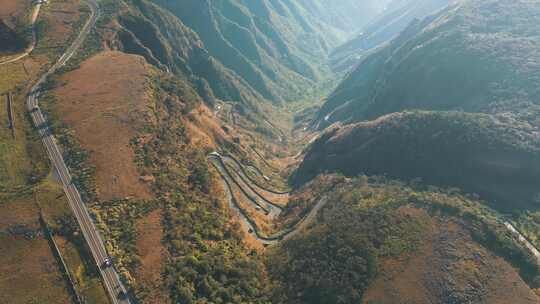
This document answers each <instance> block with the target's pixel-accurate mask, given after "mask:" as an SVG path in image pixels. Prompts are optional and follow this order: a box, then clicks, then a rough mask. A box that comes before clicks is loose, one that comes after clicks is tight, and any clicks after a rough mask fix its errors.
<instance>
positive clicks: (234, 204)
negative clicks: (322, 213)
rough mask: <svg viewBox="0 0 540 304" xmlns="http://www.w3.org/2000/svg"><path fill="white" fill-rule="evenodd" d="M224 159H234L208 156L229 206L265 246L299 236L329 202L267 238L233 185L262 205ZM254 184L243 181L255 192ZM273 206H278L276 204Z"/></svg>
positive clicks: (213, 155) (214, 155)
mask: <svg viewBox="0 0 540 304" xmlns="http://www.w3.org/2000/svg"><path fill="white" fill-rule="evenodd" d="M224 158H228V159H233V158H231V157H230V156H222V155H220V154H219V153H217V152H213V153H210V154H209V155H208V160H209V161H210V162H211V164H212V165H213V166H214V167H215V168H216V170H217V171H218V173H219V174H220V177H221V181H222V182H223V185H224V189H225V195H226V198H227V202H228V203H229V206H230V207H231V209H233V210H234V211H236V213H237V214H238V216H239V218H240V221H241V222H242V224H243V226H244V227H245V229H246V232H247V233H253V235H254V237H255V239H256V240H257V241H259V242H260V243H262V244H264V245H275V244H277V243H279V242H281V241H284V240H288V239H290V238H292V237H294V236H295V235H297V234H298V233H299V232H301V231H302V230H303V229H304V228H305V227H307V226H308V225H309V224H310V223H312V222H313V221H314V220H315V217H316V216H317V214H318V212H319V210H321V209H322V208H323V207H324V206H325V205H326V203H327V201H328V199H327V198H326V197H322V198H321V199H320V200H319V201H318V202H317V203H316V204H315V206H313V207H312V208H311V210H310V211H309V212H308V214H307V215H306V216H305V217H304V218H302V219H301V220H299V221H298V222H297V223H296V224H295V225H294V226H293V227H291V228H288V229H284V230H282V231H280V232H278V233H276V234H274V235H272V236H265V235H264V234H262V233H261V232H260V230H259V228H258V226H257V224H256V222H255V221H254V220H253V219H251V218H250V217H249V214H248V213H247V212H246V211H245V210H244V209H243V208H242V207H241V205H240V204H239V202H238V200H237V198H236V197H235V196H234V191H233V189H232V188H233V184H235V185H236V186H237V187H238V188H241V189H240V190H241V191H242V192H243V193H244V194H245V196H246V197H247V198H248V200H249V201H250V202H251V203H252V204H253V205H254V206H260V203H259V202H257V201H256V200H255V199H254V198H253V197H252V196H250V195H247V190H246V189H242V184H241V183H239V182H238V180H235V177H234V176H233V175H232V174H231V172H230V171H229V169H228V168H227V165H226V164H225V162H224ZM235 161H236V160H235ZM236 162H237V161H236ZM237 164H238V165H239V166H241V164H240V163H239V162H237ZM241 170H243V169H240V170H238V171H236V172H235V173H236V174H237V175H238V176H241V175H240V174H241V173H239V172H240V171H241ZM252 182H253V181H252V180H244V181H243V183H244V184H246V185H248V187H249V188H251V189H252V190H253V188H254V187H255V186H254V185H253V184H250V183H252ZM253 191H254V190H253ZM280 193H282V194H284V193H283V192H280ZM259 195H260V194H259ZM261 197H262V195H261ZM265 201H269V200H267V199H266V198H265ZM273 205H274V206H277V205H275V204H273ZM279 208H280V209H279V210H282V208H281V207H279ZM276 209H277V208H276ZM278 215H279V214H278ZM268 216H270V217H272V216H273V215H272V214H268Z"/></svg>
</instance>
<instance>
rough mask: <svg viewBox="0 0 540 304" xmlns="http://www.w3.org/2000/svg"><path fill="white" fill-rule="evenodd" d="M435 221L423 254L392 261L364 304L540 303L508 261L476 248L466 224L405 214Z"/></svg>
mask: <svg viewBox="0 0 540 304" xmlns="http://www.w3.org/2000/svg"><path fill="white" fill-rule="evenodd" d="M401 211H402V212H405V213H407V214H408V215H409V216H420V217H426V218H427V219H428V221H429V222H430V225H429V229H428V230H427V231H426V232H427V233H426V234H425V238H424V240H423V242H422V244H421V245H419V246H418V249H417V250H416V251H415V252H414V253H413V254H411V255H410V256H406V257H399V258H390V259H387V260H385V261H383V262H381V265H380V271H379V275H378V276H377V277H376V279H375V281H374V282H373V283H372V284H371V285H370V286H369V287H368V289H367V290H366V293H365V295H364V299H363V303H365V304H369V303H378V304H390V303H392V304H398V303H400V304H401V303H486V304H488V303H489V304H506V303H520V304H521V303H538V302H539V301H540V298H539V297H538V296H537V295H536V294H535V293H534V292H533V291H532V290H531V289H530V288H529V286H527V285H526V284H525V282H523V280H522V279H521V278H520V276H519V274H518V272H517V271H516V270H515V269H514V268H512V267H511V266H510V265H509V264H508V263H507V262H505V261H504V260H503V259H502V258H500V257H497V256H495V255H493V253H491V252H489V251H487V250H486V249H485V248H484V247H482V246H480V245H479V244H478V243H475V242H474V241H473V240H472V238H471V235H470V233H469V232H467V231H466V230H465V229H464V228H463V227H462V224H460V223H458V222H456V221H453V220H448V219H446V220H445V219H439V218H430V217H429V216H428V214H427V213H426V212H425V211H424V210H419V209H412V208H407V209H402V210H401Z"/></svg>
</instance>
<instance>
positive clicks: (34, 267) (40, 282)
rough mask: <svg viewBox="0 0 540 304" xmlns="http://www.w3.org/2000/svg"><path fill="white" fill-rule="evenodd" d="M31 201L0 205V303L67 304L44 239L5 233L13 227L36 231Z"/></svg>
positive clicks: (66, 295) (33, 204)
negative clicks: (18, 226) (0, 258)
mask: <svg viewBox="0 0 540 304" xmlns="http://www.w3.org/2000/svg"><path fill="white" fill-rule="evenodd" d="M33 200H34V199H33V198H32V197H31V196H27V197H24V198H19V199H14V200H10V201H9V202H8V201H5V200H4V201H3V202H2V203H1V204H0V214H1V215H2V216H1V217H0V256H2V260H1V262H0V273H1V274H2V275H1V276H0V303H51V304H52V303H70V301H71V300H70V295H69V292H68V290H67V285H66V282H65V280H64V279H63V277H62V275H61V273H60V271H59V268H58V265H57V263H56V260H55V258H54V256H53V253H52V251H51V248H50V247H49V244H48V242H47V240H46V239H45V238H44V237H43V236H38V237H37V238H35V239H26V238H25V237H24V236H23V235H13V234H11V233H9V230H8V229H9V228H10V227H11V228H12V227H14V226H15V225H24V226H25V227H26V228H28V229H30V230H34V231H38V230H39V228H40V225H39V221H38V219H39V217H38V211H39V210H38V208H37V205H36V204H35V203H34V201H33ZM0 201H2V199H1V198H0Z"/></svg>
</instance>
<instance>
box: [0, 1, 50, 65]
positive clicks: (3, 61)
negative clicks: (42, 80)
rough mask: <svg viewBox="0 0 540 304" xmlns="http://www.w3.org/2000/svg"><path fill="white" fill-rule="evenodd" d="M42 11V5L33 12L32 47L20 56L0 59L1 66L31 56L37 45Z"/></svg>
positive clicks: (31, 21)
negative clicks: (37, 32) (37, 26)
mask: <svg viewBox="0 0 540 304" xmlns="http://www.w3.org/2000/svg"><path fill="white" fill-rule="evenodd" d="M40 10H41V3H38V4H36V7H35V8H34V11H33V12H32V17H31V20H30V23H31V25H32V42H31V43H30V45H29V46H28V47H27V48H26V49H25V50H24V52H23V53H21V54H18V55H13V56H11V57H7V58H4V59H0V65H4V64H8V63H13V62H16V61H18V60H20V59H23V58H24V57H26V56H28V55H30V53H32V51H33V50H34V49H35V48H36V45H37V34H36V21H37V18H38V16H39V11H40Z"/></svg>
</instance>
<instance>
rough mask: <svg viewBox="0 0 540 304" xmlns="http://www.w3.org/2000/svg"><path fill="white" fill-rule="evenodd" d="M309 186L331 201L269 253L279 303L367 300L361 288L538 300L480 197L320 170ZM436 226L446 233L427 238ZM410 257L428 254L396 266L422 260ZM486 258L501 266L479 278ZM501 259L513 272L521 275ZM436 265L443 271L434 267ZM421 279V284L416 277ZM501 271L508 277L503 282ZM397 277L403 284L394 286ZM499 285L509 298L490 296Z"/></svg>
mask: <svg viewBox="0 0 540 304" xmlns="http://www.w3.org/2000/svg"><path fill="white" fill-rule="evenodd" d="M313 184H315V185H316V186H315V188H323V189H326V188H327V186H328V185H330V186H331V188H332V189H333V190H331V191H327V192H325V195H327V196H328V197H329V203H328V205H327V206H326V207H325V208H324V209H323V210H322V211H321V212H320V214H319V216H318V222H317V223H316V224H314V225H312V226H311V227H309V228H308V229H306V231H305V232H304V233H303V234H302V235H300V236H298V237H296V238H295V239H292V240H289V241H286V242H285V243H284V244H282V246H280V247H279V248H276V249H275V250H274V251H273V252H272V254H271V255H270V265H272V266H271V269H272V275H273V278H274V279H276V280H277V284H278V286H280V288H278V289H277V290H276V292H275V294H276V297H278V298H280V301H281V302H283V303H351V302H356V303H358V302H360V301H361V300H362V299H364V300H366V298H364V294H365V292H368V296H369V298H368V299H370V300H373V301H375V302H376V301H377V300H381V301H382V300H384V299H385V298H386V299H387V300H388V299H391V298H392V297H394V299H396V298H397V299H402V300H404V299H409V300H412V301H415V299H416V301H418V300H419V299H422V297H423V299H426V298H427V299H429V300H430V301H435V302H439V301H442V302H444V301H447V300H448V299H450V298H451V299H455V300H456V301H458V302H460V301H474V302H475V303H493V302H497V303H504V301H505V300H504V299H506V300H508V299H512V298H513V299H512V300H513V301H518V302H519V303H534V302H535V301H537V300H538V297H537V296H536V295H534V293H533V292H532V291H531V289H530V287H528V286H527V285H526V284H524V282H523V280H525V281H526V282H528V283H529V284H531V286H534V284H535V283H534V282H535V279H534V278H535V277H537V276H538V274H539V272H538V267H537V266H535V262H534V258H532V257H530V256H529V253H528V251H527V250H526V249H524V248H522V247H521V245H520V244H519V243H518V242H517V241H516V240H514V239H512V238H511V237H510V235H509V234H508V232H507V231H506V229H505V228H504V226H503V225H502V224H501V222H499V220H498V219H497V218H498V215H496V214H495V213H494V212H492V211H490V210H489V209H487V208H485V207H483V206H482V204H481V203H479V202H477V201H474V200H473V199H470V198H467V197H465V196H463V195H461V194H459V193H458V192H455V191H446V190H443V189H436V188H430V189H429V190H425V191H416V190H414V189H413V188H410V187H407V186H404V185H403V184H401V183H398V182H393V181H389V180H385V179H383V178H367V177H365V176H363V177H360V178H357V179H352V180H347V179H344V178H342V177H332V176H324V177H323V176H321V177H320V178H318V179H316V180H315V181H313ZM317 185H318V186H317ZM312 188H313V187H311V188H307V189H312ZM448 225H450V226H448ZM451 227H453V228H451ZM437 231H440V232H437ZM434 233H435V234H437V233H443V234H444V235H446V236H444V237H442V238H439V239H438V240H437V237H436V239H433V242H432V243H431V241H430V240H431V239H432V237H433V236H434ZM448 238H451V239H453V241H452V244H445V243H444V240H445V239H448ZM439 242H442V243H440V245H438V244H439ZM459 244H463V245H459ZM430 245H433V246H440V247H441V248H442V249H441V250H442V251H441V252H443V256H437V254H434V253H433V251H430V250H433V249H430V247H429V246H430ZM426 246H427V247H426ZM454 246H464V247H461V249H456V252H455V254H456V255H454V253H451V252H452V251H451V250H453V249H452V248H454ZM430 252H431V253H430ZM489 252H491V253H489ZM445 254H449V255H448V256H446V257H444V255H445ZM474 254H476V255H481V256H482V260H481V261H479V260H476V261H474V259H473V258H472V256H473V255H474ZM493 254H495V255H493ZM453 255H454V256H453ZM459 255H461V256H462V258H463V259H468V260H469V264H468V265H466V264H463V265H460V264H459V263H458V262H452V260H454V261H456V260H455V259H457V260H460V258H459V257H458V256H459ZM467 255H469V257H466V256H467ZM496 255H498V256H500V257H503V258H504V259H505V260H506V261H503V260H501V259H500V258H496V257H495V256H496ZM417 256H418V257H423V258H424V259H430V264H428V265H427V266H426V267H427V268H426V267H423V266H422V267H419V268H418V269H409V270H408V271H407V272H402V271H400V270H399V269H403V270H404V268H402V267H405V266H403V265H408V263H409V262H410V263H416V265H417V266H420V264H421V263H420V264H418V262H419V261H415V260H414V259H415V257H417ZM400 261H401V262H400ZM401 263H402V264H401ZM445 263H450V265H453V266H452V267H448V266H444V264H445ZM486 264H494V265H495V264H496V265H498V266H497V267H499V269H501V273H498V274H497V275H494V276H491V277H482V276H481V275H478V274H479V273H483V272H486V271H490V270H489V269H488V268H487V266H485V265H486ZM509 264H511V265H513V266H514V267H517V268H518V269H519V270H520V275H521V279H520V278H519V277H518V276H517V274H516V272H515V270H514V269H513V268H512V267H511V266H510V265H509ZM400 265H401V266H400ZM438 267H445V268H443V269H445V270H444V271H441V272H439V271H438V270H437V269H439V268H438ZM426 277H427V278H428V279H427V281H426V283H422V282H423V278H426ZM509 277H512V279H510V280H508V279H506V278H509ZM400 278H403V279H404V280H405V281H401V283H399V280H401V279H400ZM380 280H382V282H385V284H386V285H388V284H389V285H391V284H396V285H394V286H395V287H394V288H392V291H391V292H390V294H388V295H385V293H384V292H383V293H382V294H381V293H379V291H380V288H383V286H384V285H385V284H383V285H382V286H381V285H380V283H379V281H380ZM394 280H397V281H398V282H397V283H396V282H395V281H394ZM407 280H410V281H409V282H415V284H416V283H417V284H418V285H417V286H416V287H413V288H417V290H407V286H408V283H406V282H407ZM512 280H515V281H512ZM469 284H472V285H473V286H475V288H474V291H473V292H470V291H468V290H467V289H468V286H469ZM510 286H519V287H517V288H516V289H513V288H510ZM499 288H503V289H504V290H507V291H508V290H510V289H512V290H513V291H512V296H511V297H510V298H508V297H507V296H508V294H506V295H500V294H499V295H497V296H494V295H495V294H496V292H495V291H496V290H498V289H499ZM378 290H379V291H378ZM488 290H491V291H490V292H487V291H488ZM491 296H494V297H491ZM490 297H491V298H490ZM422 301H424V300H420V302H422ZM491 301H493V302H491Z"/></svg>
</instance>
